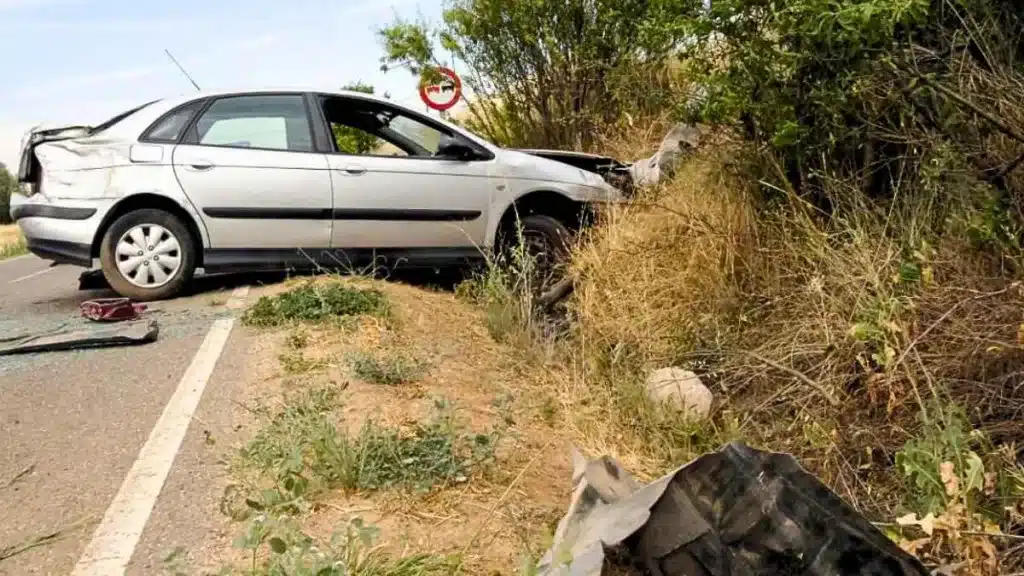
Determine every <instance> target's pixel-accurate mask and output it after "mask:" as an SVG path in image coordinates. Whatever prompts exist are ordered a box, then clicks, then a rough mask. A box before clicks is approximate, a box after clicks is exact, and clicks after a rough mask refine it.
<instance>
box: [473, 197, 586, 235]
mask: <svg viewBox="0 0 1024 576" xmlns="http://www.w3.org/2000/svg"><path fill="white" fill-rule="evenodd" d="M532 214H542V215H545V216H550V217H552V218H554V219H556V220H558V221H560V222H561V223H563V224H565V226H566V227H567V228H569V229H570V230H572V231H573V232H574V233H575V232H578V231H579V230H580V229H581V228H583V227H584V226H586V225H587V224H588V223H589V222H590V218H591V216H592V212H591V207H590V206H589V205H588V204H587V203H586V202H580V201H578V200H573V199H572V198H569V197H568V196H566V195H565V194H562V193H561V192H555V191H553V190H536V191H533V192H529V193H527V194H524V195H522V196H520V197H518V198H516V199H515V200H514V201H512V202H511V203H510V204H509V205H508V206H507V207H506V208H505V211H504V212H502V215H501V218H500V219H499V220H498V223H497V225H496V226H495V229H494V236H493V238H494V246H495V247H496V248H497V247H498V246H499V245H500V243H501V238H502V235H503V234H505V233H507V232H509V231H511V230H514V229H515V225H516V221H517V220H521V219H523V218H525V217H527V216H530V215H532Z"/></svg>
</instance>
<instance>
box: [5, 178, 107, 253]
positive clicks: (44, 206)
mask: <svg viewBox="0 0 1024 576" xmlns="http://www.w3.org/2000/svg"><path fill="white" fill-rule="evenodd" d="M113 204H114V201H113V200H110V199H98V200H65V199H49V198H46V197H45V196H43V195H42V194H34V195H32V196H31V197H25V196H22V195H20V194H15V195H13V196H11V217H12V218H14V220H15V221H16V222H17V224H18V226H19V227H20V228H21V232H22V234H23V235H24V236H25V244H26V246H27V247H28V249H29V251H31V252H32V253H33V254H35V255H36V256H39V257H40V258H43V259H46V260H52V261H54V262H58V263H61V264H73V265H75V266H82V267H85V268H91V267H92V261H93V258H92V246H93V241H94V240H95V238H96V233H97V232H98V231H99V229H100V226H101V224H102V223H103V218H104V217H105V216H106V215H107V213H108V212H109V210H110V208H111V207H112V206H113Z"/></svg>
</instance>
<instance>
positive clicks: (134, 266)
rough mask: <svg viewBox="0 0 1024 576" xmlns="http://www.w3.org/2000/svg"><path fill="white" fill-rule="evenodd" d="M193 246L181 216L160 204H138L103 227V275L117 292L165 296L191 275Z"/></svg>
mask: <svg viewBox="0 0 1024 576" xmlns="http://www.w3.org/2000/svg"><path fill="white" fill-rule="evenodd" d="M195 250H196V249H195V240H194V239H193V238H192V235H191V234H190V233H189V231H188V228H186V227H185V224H184V223H182V221H181V220H180V219H179V218H177V217H176V216H174V215H173V214H170V213H168V212H164V211H163V210H155V209H146V210H136V211H134V212H129V213H127V214H124V215H123V216H121V217H119V218H118V219H117V220H115V221H114V223H113V224H112V225H111V226H110V228H108V229H107V232H106V234H104V236H103V241H102V244H101V245H100V263H101V265H102V267H103V276H104V277H106V279H107V282H109V283H110V286H111V287H112V288H113V289H114V291H116V292H117V293H118V294H120V295H121V296H125V297H128V298H132V299H135V300H140V301H151V300H164V299H167V298H172V297H174V296H176V295H177V294H178V293H180V292H181V291H182V289H183V288H184V287H185V285H186V284H187V283H188V282H189V281H190V280H191V279H192V274H193V273H194V272H195V267H196V252H195Z"/></svg>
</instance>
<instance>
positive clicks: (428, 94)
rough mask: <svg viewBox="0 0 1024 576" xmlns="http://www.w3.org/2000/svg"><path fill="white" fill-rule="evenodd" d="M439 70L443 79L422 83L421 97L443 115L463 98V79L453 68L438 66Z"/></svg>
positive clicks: (428, 105)
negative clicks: (437, 81)
mask: <svg viewBox="0 0 1024 576" xmlns="http://www.w3.org/2000/svg"><path fill="white" fill-rule="evenodd" d="M437 72H438V73H439V74H440V75H441V81H440V82H439V83H437V84H422V85H420V99H421V100H423V103H424V104H426V105H427V107H428V108H430V109H432V110H437V111H438V112H441V114H442V115H443V114H444V112H445V111H447V110H448V109H450V108H452V107H453V106H455V105H456V104H458V103H459V100H460V99H461V98H462V80H461V79H459V75H458V74H456V73H455V71H454V70H452V69H451V68H443V67H442V68H437Z"/></svg>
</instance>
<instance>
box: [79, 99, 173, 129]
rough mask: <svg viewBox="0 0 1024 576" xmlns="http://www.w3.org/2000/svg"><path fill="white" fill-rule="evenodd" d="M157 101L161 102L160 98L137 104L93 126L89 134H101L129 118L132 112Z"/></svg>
mask: <svg viewBox="0 0 1024 576" xmlns="http://www.w3.org/2000/svg"><path fill="white" fill-rule="evenodd" d="M157 102H159V100H153V101H151V102H146V103H145V104H143V105H141V106H136V107H135V108H132V109H131V110H128V111H126V112H122V113H120V114H118V115H117V116H114V117H113V118H111V119H110V120H107V121H106V122H103V123H100V124H97V125H96V126H93V127H92V130H89V135H90V136H92V135H94V134H99V133H100V132H103V131H104V130H108V129H109V128H110V127H111V126H113V125H115V124H117V123H118V122H120V121H122V120H124V119H125V118H128V117H129V116H131V115H132V114H135V113H136V112H138V111H139V110H142V109H143V108H145V107H146V106H149V105H151V104H155V103H157Z"/></svg>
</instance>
